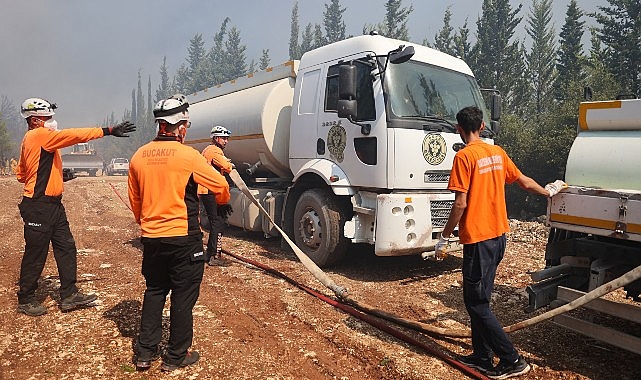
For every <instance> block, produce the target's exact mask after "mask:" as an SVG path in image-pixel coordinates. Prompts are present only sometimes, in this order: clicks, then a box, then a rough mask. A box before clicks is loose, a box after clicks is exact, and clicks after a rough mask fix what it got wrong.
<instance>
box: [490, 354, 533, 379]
mask: <svg viewBox="0 0 641 380" xmlns="http://www.w3.org/2000/svg"><path fill="white" fill-rule="evenodd" d="M528 372H530V365H529V364H528V363H527V362H526V361H525V359H523V357H522V356H519V358H518V359H516V361H515V362H514V363H506V362H505V361H504V360H501V361H500V362H499V364H498V365H497V366H496V367H495V368H494V369H493V370H492V371H488V372H487V374H486V375H487V377H489V378H490V379H499V380H500V379H508V378H510V377H515V376H520V375H525V374H526V373H528Z"/></svg>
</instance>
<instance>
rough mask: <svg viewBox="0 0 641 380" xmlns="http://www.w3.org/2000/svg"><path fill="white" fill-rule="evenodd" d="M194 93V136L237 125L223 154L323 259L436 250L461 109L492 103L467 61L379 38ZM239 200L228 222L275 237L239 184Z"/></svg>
mask: <svg viewBox="0 0 641 380" xmlns="http://www.w3.org/2000/svg"><path fill="white" fill-rule="evenodd" d="M388 63H389V65H388ZM490 99H491V100H492V109H493V112H492V116H491V117H488V116H486V117H487V120H486V123H487V124H488V125H492V128H488V129H489V131H488V132H489V135H488V136H486V137H491V136H492V132H493V131H496V129H497V128H498V118H499V113H500V98H499V96H498V95H497V94H493V95H491V97H490ZM188 100H189V103H190V107H189V113H190V120H191V123H192V124H191V128H190V129H189V133H188V135H187V140H186V141H185V143H186V144H188V145H191V146H193V147H194V148H196V149H198V150H202V149H203V148H204V147H205V146H206V145H207V144H209V143H210V138H209V133H210V130H211V128H212V126H214V125H222V126H225V127H226V128H228V129H230V130H231V131H232V136H231V138H230V142H229V144H228V145H227V148H226V150H225V155H226V156H227V157H229V158H230V159H231V160H232V161H233V163H234V164H235V166H236V168H237V169H238V171H239V173H241V175H243V177H244V180H245V182H246V183H247V184H248V186H249V187H250V189H251V190H252V192H253V194H254V195H255V197H256V198H257V199H258V200H259V202H261V204H262V205H264V207H265V208H266V209H267V211H268V212H269V213H270V214H271V216H272V217H273V220H275V221H276V223H279V225H280V226H281V228H282V229H283V230H284V231H285V232H286V233H287V234H288V235H289V236H290V237H291V238H292V240H294V241H295V242H296V244H297V245H298V246H299V248H301V249H302V250H303V252H305V254H307V255H308V256H309V257H310V258H311V259H312V260H313V261H314V262H315V263H316V264H318V265H319V266H328V265H331V264H334V263H336V262H338V261H339V260H340V259H341V258H342V257H343V256H344V254H345V253H346V249H347V247H348V245H349V244H350V242H353V243H369V244H372V245H374V252H375V254H376V255H381V256H396V255H410V254H423V255H424V257H428V256H431V255H433V251H434V245H435V243H436V241H437V234H438V232H440V231H441V230H442V228H443V226H444V225H445V222H446V221H447V218H448V214H449V210H450V206H451V204H452V202H453V199H454V196H453V194H452V193H451V192H450V191H448V190H447V182H448V179H449V171H450V168H451V165H452V160H453V157H454V154H455V151H456V150H458V149H459V148H460V147H462V146H463V144H462V143H461V140H460V138H459V136H458V135H457V133H456V131H455V128H454V126H453V125H454V124H455V123H456V119H455V115H456V113H457V112H458V111H459V110H460V109H461V108H463V107H465V106H469V105H476V106H478V107H479V108H481V109H482V110H484V111H485V109H486V107H485V104H484V100H483V97H482V95H481V91H480V89H479V87H478V85H477V82H476V80H475V78H474V76H473V74H472V71H471V70H470V68H469V67H468V66H467V64H465V62H463V61H462V60H460V59H458V58H455V57H452V56H449V55H447V54H444V53H441V52H439V51H436V50H433V49H430V48H427V47H424V46H421V45H415V44H411V43H408V42H404V41H399V40H393V39H389V38H385V37H383V36H378V35H367V36H358V37H353V38H350V39H347V40H344V41H340V42H336V43H333V44H330V45H327V46H324V47H321V48H318V49H315V50H312V51H310V52H307V53H305V54H304V55H303V57H302V59H301V60H300V61H290V62H287V63H285V64H283V65H281V66H277V67H273V68H268V69H267V70H265V71H262V72H258V73H253V74H249V75H247V76H245V77H241V78H238V79H236V80H232V81H230V82H227V83H224V84H221V85H219V86H215V87H212V88H209V89H206V90H204V91H200V92H197V93H194V94H191V95H189V96H188ZM485 115H488V112H485ZM490 119H492V120H490ZM231 202H232V206H233V209H234V213H233V214H232V216H231V217H230V219H229V223H230V224H231V225H234V226H238V227H242V228H244V229H246V230H252V231H263V232H264V233H265V234H266V235H277V232H276V231H275V229H274V228H273V226H272V225H270V222H269V221H268V219H267V218H262V217H261V215H260V213H259V210H258V207H256V206H255V205H254V204H252V203H251V202H250V201H249V200H248V199H247V197H246V196H245V195H244V194H243V193H242V192H240V191H239V190H238V189H235V188H232V201H231ZM452 249H453V250H454V249H460V247H459V246H458V245H457V244H454V245H453V247H452ZM430 252H431V253H430Z"/></svg>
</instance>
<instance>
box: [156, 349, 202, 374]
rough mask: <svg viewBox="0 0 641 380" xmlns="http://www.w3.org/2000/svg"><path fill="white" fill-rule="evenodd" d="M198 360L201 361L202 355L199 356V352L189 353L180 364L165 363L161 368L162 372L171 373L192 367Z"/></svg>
mask: <svg viewBox="0 0 641 380" xmlns="http://www.w3.org/2000/svg"><path fill="white" fill-rule="evenodd" d="M198 359H200V354H198V351H189V352H187V356H185V358H184V359H183V361H182V362H181V363H180V364H168V363H165V362H163V363H162V365H161V366H160V370H161V371H163V372H171V371H173V370H175V369H178V368H183V367H187V366H188V365H192V364H194V363H196V362H197V361H198Z"/></svg>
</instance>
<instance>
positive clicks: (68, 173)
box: [62, 168, 76, 182]
mask: <svg viewBox="0 0 641 380" xmlns="http://www.w3.org/2000/svg"><path fill="white" fill-rule="evenodd" d="M74 178H76V173H75V172H74V171H73V169H71V168H64V169H62V182H67V181H71V180H72V179H74Z"/></svg>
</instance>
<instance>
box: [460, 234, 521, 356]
mask: <svg viewBox="0 0 641 380" xmlns="http://www.w3.org/2000/svg"><path fill="white" fill-rule="evenodd" d="M504 254H505V235H501V236H499V237H496V238H494V239H488V240H484V241H481V242H478V243H474V244H465V246H464V247H463V300H464V302H465V308H466V309H467V312H468V314H469V315H470V323H471V326H472V348H473V349H474V353H475V354H476V355H479V356H481V357H492V352H494V353H495V354H496V355H497V356H498V357H499V358H500V359H501V360H506V361H507V362H508V363H512V362H514V361H516V360H517V359H518V353H517V352H516V350H515V349H514V346H513V345H512V342H510V339H509V338H508V337H507V334H506V333H505V332H504V331H503V327H502V326H501V324H500V323H499V321H498V320H497V319H496V316H495V315H494V313H492V309H491V308H490V301H491V299H492V290H493V289H494V278H495V277H496V268H497V267H498V265H499V263H500V262H501V260H502V259H503V255H504Z"/></svg>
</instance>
